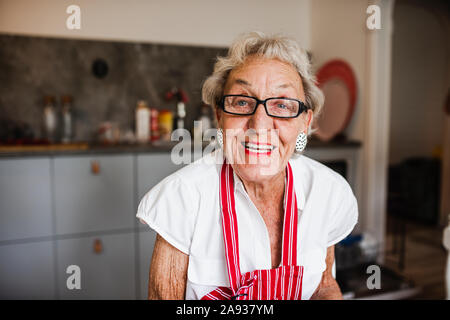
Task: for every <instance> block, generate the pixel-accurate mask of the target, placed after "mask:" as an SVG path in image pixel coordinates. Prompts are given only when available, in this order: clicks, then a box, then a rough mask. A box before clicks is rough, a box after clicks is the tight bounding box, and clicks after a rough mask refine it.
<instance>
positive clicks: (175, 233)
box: [137, 150, 358, 299]
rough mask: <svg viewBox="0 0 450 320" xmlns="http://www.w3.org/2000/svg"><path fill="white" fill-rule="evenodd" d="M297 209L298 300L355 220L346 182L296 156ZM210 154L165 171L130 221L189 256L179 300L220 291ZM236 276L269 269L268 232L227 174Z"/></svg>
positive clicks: (223, 268)
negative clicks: (234, 230) (232, 191)
mask: <svg viewBox="0 0 450 320" xmlns="http://www.w3.org/2000/svg"><path fill="white" fill-rule="evenodd" d="M289 163H290V164H291V166H292V172H293V176H294V187H295V193H296V195H297V206H298V214H299V219H298V248H297V250H298V254H297V257H298V258H297V260H298V261H297V264H298V265H302V266H304V267H305V270H304V275H303V289H302V299H309V298H310V297H311V295H312V294H313V293H314V291H315V290H316V288H317V286H318V285H319V283H320V280H321V277H322V272H323V271H324V270H325V269H326V263H325V258H326V254H327V248H328V247H329V246H332V245H334V244H336V243H338V242H339V241H341V240H342V239H344V238H345V237H346V236H347V235H348V234H349V233H350V232H351V231H352V230H353V228H354V226H355V224H356V223H357V219H358V206H357V202H356V199H355V196H354V195H353V192H352V190H351V188H350V186H349V184H348V183H347V181H346V180H345V179H344V178H343V177H342V176H340V175H339V174H338V173H336V172H334V171H333V170H331V169H329V168H328V167H326V166H325V165H323V164H321V163H319V162H317V161H315V160H312V159H309V158H307V157H305V156H300V157H298V158H296V159H291V160H289ZM221 166H222V152H221V151H220V150H219V151H215V152H213V153H211V154H208V155H206V156H204V157H203V158H201V159H199V160H197V161H196V162H194V163H192V164H190V165H188V166H186V167H184V168H182V169H180V170H178V171H177V172H175V173H173V174H171V175H170V176H168V177H167V178H165V179H164V180H162V181H161V182H160V183H159V184H157V185H156V186H155V187H154V188H152V189H151V190H150V191H149V192H148V193H147V194H146V195H145V196H144V197H143V198H142V200H141V202H140V204H139V207H138V211H137V217H138V218H139V219H140V220H141V222H145V223H147V224H148V225H149V226H150V228H152V229H154V230H155V231H156V232H157V233H158V234H159V235H160V236H161V237H163V238H164V239H165V240H166V241H167V242H169V243H170V244H171V245H172V246H174V247H175V248H177V249H178V250H180V251H182V252H184V253H185V254H187V255H189V266H188V279H187V285H186V299H201V298H202V297H203V296H204V295H206V294H207V293H209V292H210V291H212V290H214V289H215V288H216V287H218V286H228V287H229V280H228V273H227V264H226V260H225V251H224V243H223V234H222V216H221V210H220V198H219V177H220V169H221ZM234 181H235V182H234V183H235V184H234V188H235V205H236V214H237V220H238V236H239V252H240V263H241V265H240V267H241V272H242V274H244V273H246V272H249V271H253V270H255V269H270V268H271V251H270V240H269V234H268V231H267V228H266V225H265V223H264V220H263V219H262V217H261V216H260V214H259V212H258V210H257V209H256V207H255V205H254V204H253V202H252V201H251V200H250V197H249V196H248V194H247V192H246V191H245V189H244V186H243V184H242V182H241V180H240V179H239V177H238V176H237V175H236V174H234Z"/></svg>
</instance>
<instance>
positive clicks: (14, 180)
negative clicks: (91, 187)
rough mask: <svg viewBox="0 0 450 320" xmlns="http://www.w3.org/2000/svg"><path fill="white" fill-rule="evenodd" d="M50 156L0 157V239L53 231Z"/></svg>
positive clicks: (47, 233)
mask: <svg viewBox="0 0 450 320" xmlns="http://www.w3.org/2000/svg"><path fill="white" fill-rule="evenodd" d="M51 223H52V212H51V188H50V159H46V158H31V159H8V160H0V241H2V240H12V239H20V238H33V237H41V236H49V235H51V234H52V225H51Z"/></svg>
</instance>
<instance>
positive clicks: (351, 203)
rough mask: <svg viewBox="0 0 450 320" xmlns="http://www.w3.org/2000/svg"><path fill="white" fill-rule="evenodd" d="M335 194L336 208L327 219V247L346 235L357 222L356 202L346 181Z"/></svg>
mask: <svg viewBox="0 0 450 320" xmlns="http://www.w3.org/2000/svg"><path fill="white" fill-rule="evenodd" d="M337 196H338V197H337V205H336V210H335V211H334V212H333V213H332V215H331V217H330V220H329V221H330V224H329V228H328V244H327V246H328V247H329V246H332V245H335V244H336V243H338V242H339V241H341V240H342V239H344V238H345V237H347V236H348V235H349V234H350V232H352V230H353V228H354V227H355V225H356V223H357V222H358V203H357V201H356V198H355V196H354V195H353V192H352V189H351V188H350V186H349V185H348V183H347V182H345V183H344V184H343V185H342V188H341V190H340V192H338V194H337Z"/></svg>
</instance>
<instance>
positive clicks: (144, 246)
mask: <svg viewBox="0 0 450 320" xmlns="http://www.w3.org/2000/svg"><path fill="white" fill-rule="evenodd" d="M155 240H156V232H155V231H153V230H151V229H150V228H147V229H146V230H141V231H140V232H139V295H140V296H139V299H141V300H146V299H147V297H148V275H149V271H150V261H151V259H152V254H153V248H154V247H155Z"/></svg>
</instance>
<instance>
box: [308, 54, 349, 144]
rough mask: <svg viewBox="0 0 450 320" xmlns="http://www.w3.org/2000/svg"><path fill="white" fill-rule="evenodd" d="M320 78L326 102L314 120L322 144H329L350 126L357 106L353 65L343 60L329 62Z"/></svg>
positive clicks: (324, 66)
mask: <svg viewBox="0 0 450 320" xmlns="http://www.w3.org/2000/svg"><path fill="white" fill-rule="evenodd" d="M316 77H317V82H318V85H319V87H320V89H321V90H322V92H323V94H324V96H325V103H324V106H323V109H322V112H321V114H320V115H319V116H318V117H317V119H315V121H314V124H313V128H314V129H315V130H316V131H315V132H314V135H315V136H316V137H318V138H319V139H320V140H322V141H329V140H331V139H333V138H334V137H335V136H336V135H337V134H339V133H341V132H342V131H344V130H345V128H346V127H347V126H348V124H349V123H350V120H351V118H352V116H353V112H354V110H355V103H356V90H357V89H356V78H355V75H354V73H353V70H352V68H351V67H350V65H349V64H348V63H347V62H345V61H343V60H331V61H329V62H327V63H326V64H325V65H323V66H322V67H321V68H320V69H319V71H318V72H317V75H316Z"/></svg>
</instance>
